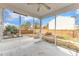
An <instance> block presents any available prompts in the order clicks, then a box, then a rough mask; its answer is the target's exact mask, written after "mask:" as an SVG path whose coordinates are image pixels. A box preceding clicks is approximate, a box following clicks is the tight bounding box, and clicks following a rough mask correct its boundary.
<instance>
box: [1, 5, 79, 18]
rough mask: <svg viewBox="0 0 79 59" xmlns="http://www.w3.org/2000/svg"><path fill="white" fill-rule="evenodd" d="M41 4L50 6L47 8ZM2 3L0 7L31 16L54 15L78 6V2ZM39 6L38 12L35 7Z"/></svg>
mask: <svg viewBox="0 0 79 59" xmlns="http://www.w3.org/2000/svg"><path fill="white" fill-rule="evenodd" d="M43 4H45V5H46V6H48V7H49V8H50V10H49V9H47V8H46V7H45V6H44V5H43ZM43 4H42V3H29V4H28V3H2V4H0V8H9V9H12V10H13V11H14V12H16V13H19V14H22V15H25V16H27V15H28V16H32V17H36V18H40V19H42V18H44V17H47V16H55V15H57V14H60V13H63V12H66V11H70V10H74V9H77V8H79V4H78V3H76V4H75V3H74V4H72V3H43ZM39 7H40V10H39V12H38V11H37V9H38V8H39Z"/></svg>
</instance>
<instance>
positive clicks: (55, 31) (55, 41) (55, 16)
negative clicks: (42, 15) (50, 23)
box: [54, 16, 57, 45]
mask: <svg viewBox="0 0 79 59" xmlns="http://www.w3.org/2000/svg"><path fill="white" fill-rule="evenodd" d="M54 39H55V45H56V44H57V38H56V16H55V38H54Z"/></svg>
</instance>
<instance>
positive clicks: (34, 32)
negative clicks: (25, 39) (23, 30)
mask: <svg viewBox="0 0 79 59" xmlns="http://www.w3.org/2000/svg"><path fill="white" fill-rule="evenodd" d="M34 22H35V21H34V17H33V37H34V33H35V30H34V28H35V25H34Z"/></svg>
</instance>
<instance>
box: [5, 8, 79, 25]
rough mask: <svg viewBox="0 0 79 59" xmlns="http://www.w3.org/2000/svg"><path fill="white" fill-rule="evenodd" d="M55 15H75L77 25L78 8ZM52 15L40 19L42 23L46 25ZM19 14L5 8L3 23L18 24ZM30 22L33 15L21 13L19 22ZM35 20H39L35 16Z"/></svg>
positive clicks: (51, 18) (78, 20)
mask: <svg viewBox="0 0 79 59" xmlns="http://www.w3.org/2000/svg"><path fill="white" fill-rule="evenodd" d="M57 16H76V24H77V25H79V17H78V16H79V9H78V10H74V11H69V12H65V13H62V14H59V15H57ZM53 19H54V17H53V16H48V17H45V18H43V19H42V25H47V24H48V22H49V21H51V20H53ZM19 21H20V20H19V15H18V14H16V13H13V11H12V10H9V9H5V10H4V24H5V25H8V24H11V25H16V26H19V25H20V23H19ZM27 21H29V22H31V24H33V22H32V21H33V17H31V16H23V15H21V24H23V23H24V22H27ZM35 22H39V19H38V18H35Z"/></svg>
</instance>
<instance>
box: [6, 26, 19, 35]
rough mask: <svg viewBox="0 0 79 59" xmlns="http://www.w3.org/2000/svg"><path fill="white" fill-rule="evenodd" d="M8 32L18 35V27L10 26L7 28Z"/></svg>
mask: <svg viewBox="0 0 79 59" xmlns="http://www.w3.org/2000/svg"><path fill="white" fill-rule="evenodd" d="M6 31H7V32H10V33H11V34H16V33H17V32H18V29H17V27H16V26H13V25H8V26H7V27H6Z"/></svg>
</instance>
